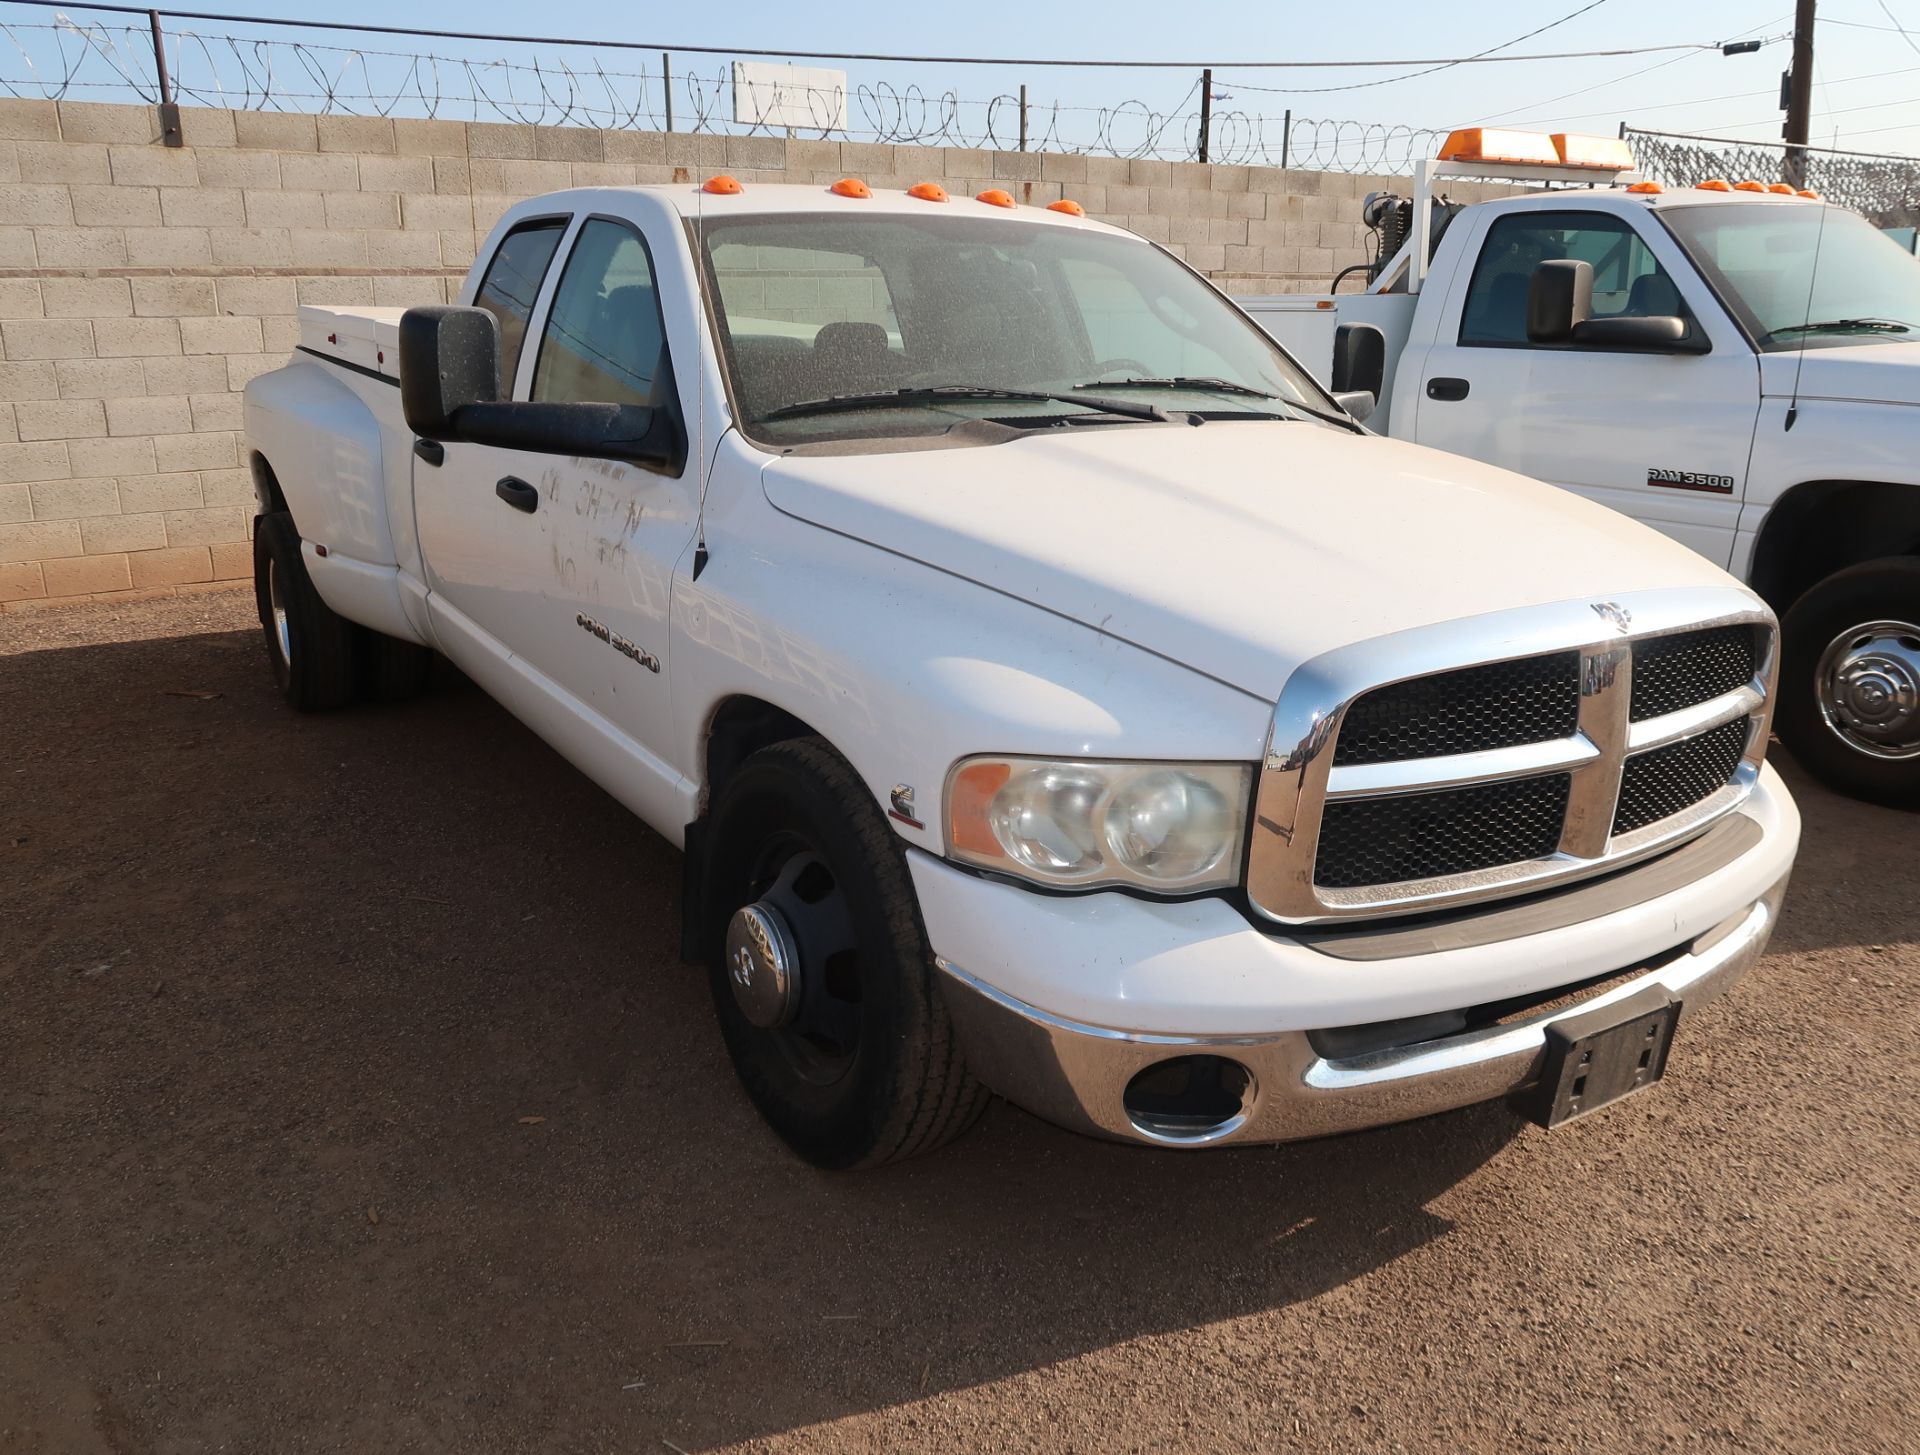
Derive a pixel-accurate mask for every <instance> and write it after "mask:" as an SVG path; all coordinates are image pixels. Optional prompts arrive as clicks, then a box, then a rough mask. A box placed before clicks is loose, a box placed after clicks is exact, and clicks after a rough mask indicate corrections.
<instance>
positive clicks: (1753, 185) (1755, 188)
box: [1733, 177, 1767, 192]
mask: <svg viewBox="0 0 1920 1455" xmlns="http://www.w3.org/2000/svg"><path fill="white" fill-rule="evenodd" d="M1733 190H1734V191H1736V192H1764V191H1766V190H1767V184H1766V183H1765V182H1756V181H1754V180H1753V178H1751V177H1749V178H1747V180H1746V181H1744V182H1735V183H1734V184H1733Z"/></svg>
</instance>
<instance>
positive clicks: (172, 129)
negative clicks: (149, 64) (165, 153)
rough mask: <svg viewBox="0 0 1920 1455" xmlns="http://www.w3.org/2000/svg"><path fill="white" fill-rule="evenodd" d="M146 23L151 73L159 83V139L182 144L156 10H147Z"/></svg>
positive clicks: (178, 114)
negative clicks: (150, 34)
mask: <svg viewBox="0 0 1920 1455" xmlns="http://www.w3.org/2000/svg"><path fill="white" fill-rule="evenodd" d="M147 24H148V26H149V27H150V28H151V29H152V31H153V74H154V76H155V78H156V79H158V81H159V83H160V140H161V142H162V143H164V144H165V145H167V146H170V147H177V146H184V145H185V144H186V138H185V137H184V136H183V135H182V134H181V132H180V108H179V106H178V105H177V104H175V102H174V99H173V77H171V76H169V75H168V74H167V38H166V36H165V35H164V34H162V33H161V30H160V12H159V11H158V10H149V11H148V12H147Z"/></svg>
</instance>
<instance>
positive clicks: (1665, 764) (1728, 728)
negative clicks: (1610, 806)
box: [1613, 717, 1751, 834]
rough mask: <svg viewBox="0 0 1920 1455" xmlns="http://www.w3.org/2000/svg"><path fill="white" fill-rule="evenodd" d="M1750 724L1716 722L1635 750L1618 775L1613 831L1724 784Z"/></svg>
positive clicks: (1653, 818)
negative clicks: (1676, 739)
mask: <svg viewBox="0 0 1920 1455" xmlns="http://www.w3.org/2000/svg"><path fill="white" fill-rule="evenodd" d="M1750 728H1751V724H1749V723H1748V721H1747V719H1746V718H1744V717H1737V718H1735V719H1734V720H1733V721H1732V722H1724V723H1721V724H1720V726H1719V727H1717V728H1711V729H1709V730H1708V731H1706V732H1704V733H1701V734H1700V735H1699V736H1698V737H1695V738H1682V739H1681V740H1680V741H1679V742H1677V743H1669V744H1667V746H1666V747H1664V748H1654V749H1652V750H1651V751H1649V752H1645V753H1635V754H1634V755H1633V756H1632V757H1631V758H1629V759H1627V766H1626V769H1625V771H1623V772H1622V773H1621V775H1620V806H1619V807H1618V808H1616V809H1614V811H1613V831H1614V833H1616V834H1630V833H1632V832H1633V831H1634V830H1635V829H1643V828H1645V827H1646V826H1647V825H1648V824H1651V823H1658V822H1660V820H1661V819H1663V818H1672V817H1673V815H1675V814H1676V813H1684V812H1685V811H1686V810H1687V809H1689V808H1692V807H1693V806H1694V805H1695V804H1696V803H1698V802H1700V800H1701V799H1703V798H1706V797H1707V796H1708V795H1709V794H1712V793H1714V792H1716V791H1718V790H1719V789H1720V788H1722V787H1724V786H1725V785H1726V783H1727V781H1728V780H1729V779H1731V778H1732V777H1733V773H1734V770H1735V769H1736V768H1738V767H1739V766H1740V758H1741V755H1742V754H1743V753H1745V752H1746V751H1747V734H1748V732H1749V731H1750Z"/></svg>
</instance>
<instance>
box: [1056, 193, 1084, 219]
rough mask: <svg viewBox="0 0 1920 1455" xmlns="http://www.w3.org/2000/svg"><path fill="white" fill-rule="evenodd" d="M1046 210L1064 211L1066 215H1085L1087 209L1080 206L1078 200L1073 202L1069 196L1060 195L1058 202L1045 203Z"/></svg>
mask: <svg viewBox="0 0 1920 1455" xmlns="http://www.w3.org/2000/svg"><path fill="white" fill-rule="evenodd" d="M1047 211H1049V212H1064V213H1066V214H1067V216H1068V217H1085V216H1086V215H1087V209H1086V208H1084V207H1082V206H1081V205H1080V204H1079V203H1078V202H1075V201H1074V200H1073V199H1072V198H1071V197H1062V198H1061V199H1060V200H1059V201H1058V202H1049V203H1048V204H1047Z"/></svg>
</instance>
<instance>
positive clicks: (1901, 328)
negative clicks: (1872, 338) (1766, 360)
mask: <svg viewBox="0 0 1920 1455" xmlns="http://www.w3.org/2000/svg"><path fill="white" fill-rule="evenodd" d="M1912 332H1913V328H1912V327H1911V325H1909V324H1904V323H1900V322H1898V321H1897V320H1895V319H1891V318H1829V319H1827V320H1826V321H1825V322H1823V323H1790V324H1788V325H1787V326H1786V327H1785V328H1776V329H1774V330H1773V331H1772V332H1771V333H1769V334H1768V335H1767V337H1768V338H1779V337H1780V335H1781V334H1783V333H1912Z"/></svg>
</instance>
